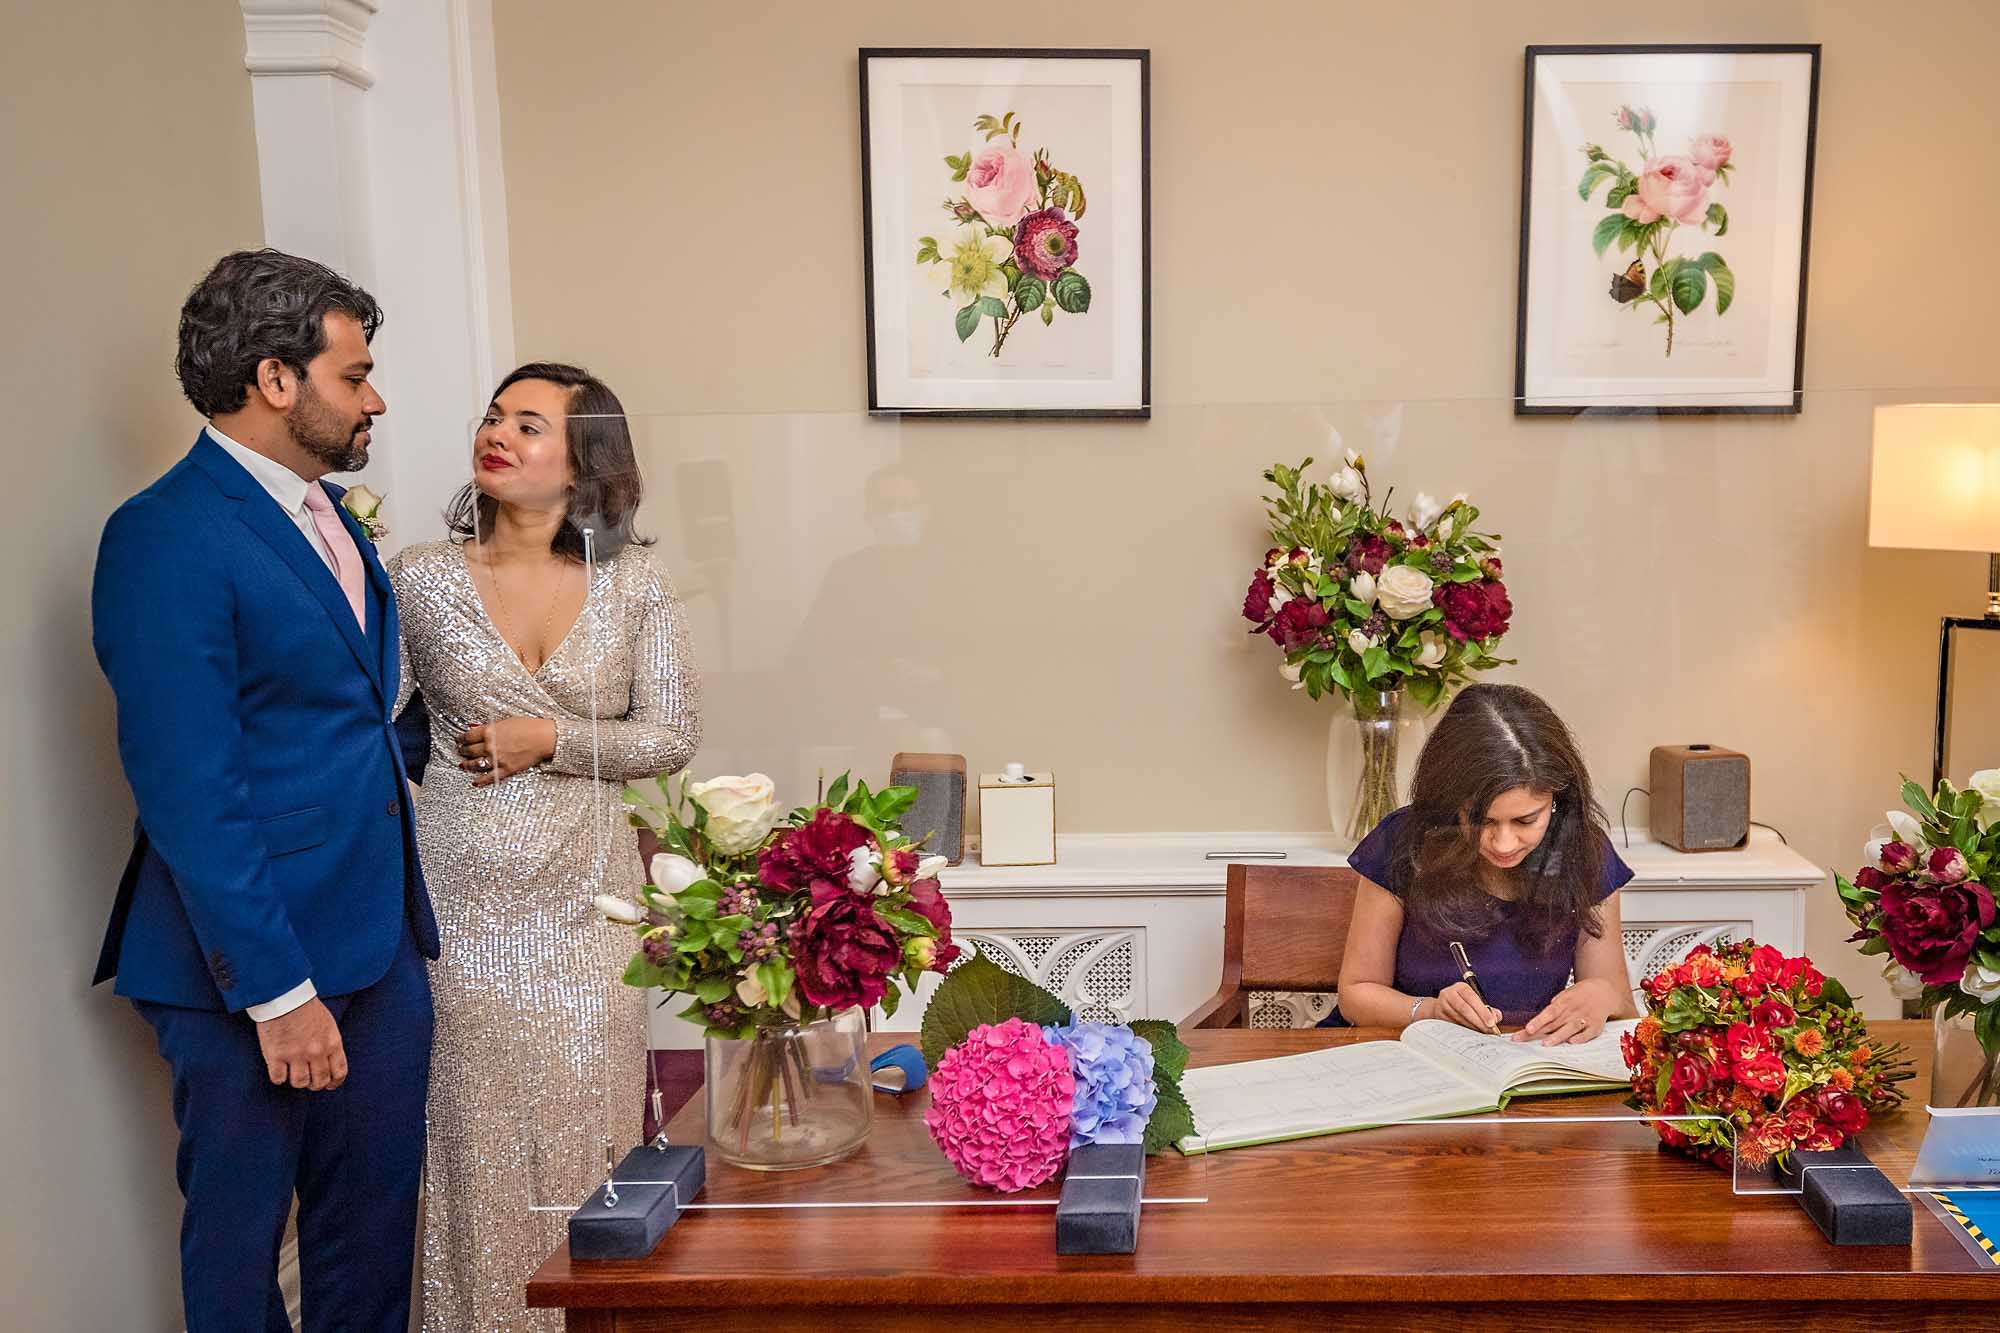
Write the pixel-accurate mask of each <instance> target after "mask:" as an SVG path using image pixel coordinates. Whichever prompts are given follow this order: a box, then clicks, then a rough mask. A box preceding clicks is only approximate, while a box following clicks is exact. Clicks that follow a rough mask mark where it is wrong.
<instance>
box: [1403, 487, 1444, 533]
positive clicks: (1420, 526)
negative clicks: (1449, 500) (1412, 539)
mask: <svg viewBox="0 0 2000 1333" xmlns="http://www.w3.org/2000/svg"><path fill="white" fill-rule="evenodd" d="M1443 512H1444V506H1443V505H1441V504H1439V503H1438V502H1437V498H1436V497H1435V496H1432V495H1430V494H1429V493H1428V492H1425V491H1418V492H1417V498H1416V499H1414V500H1412V501H1410V523H1411V525H1412V526H1413V527H1415V528H1416V529H1417V530H1418V531H1419V532H1421V531H1422V530H1424V529H1425V528H1428V527H1429V526H1430V525H1431V524H1433V523H1435V522H1437V519H1438V515H1439V514H1442V513H1443Z"/></svg>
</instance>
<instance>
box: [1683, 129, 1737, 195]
mask: <svg viewBox="0 0 2000 1333" xmlns="http://www.w3.org/2000/svg"><path fill="white" fill-rule="evenodd" d="M1729 153H1730V148H1729V137H1728V136H1727V135H1724V134H1704V135H1702V136H1701V137H1700V138H1698V139H1696V140H1695V141H1694V146H1693V147H1691V148H1690V149H1688V156H1689V157H1691V158H1693V159H1694V164H1695V166H1696V167H1698V168H1700V169H1701V179H1702V183H1703V184H1705V185H1713V184H1715V173H1716V172H1718V171H1720V170H1722V169H1723V168H1724V167H1726V166H1728V165H1729Z"/></svg>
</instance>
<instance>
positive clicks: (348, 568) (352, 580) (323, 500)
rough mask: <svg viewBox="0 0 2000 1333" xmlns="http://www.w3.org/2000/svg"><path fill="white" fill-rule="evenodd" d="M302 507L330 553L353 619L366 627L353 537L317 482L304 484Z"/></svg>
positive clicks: (366, 613)
mask: <svg viewBox="0 0 2000 1333" xmlns="http://www.w3.org/2000/svg"><path fill="white" fill-rule="evenodd" d="M306 509H307V511H308V512H309V513H311V514H312V520H313V526H314V527H316V528H318V529H319V535H320V540H321V541H323V542H325V543H326V549H327V550H329V551H331V552H332V553H333V568H334V573H335V574H337V575H338V576H339V578H340V590H341V591H342V592H344V593H346V594H347V604H348V605H349V606H351V607H353V608H354V618H355V619H356V620H357V621H359V622H361V628H362V629H363V630H366V629H367V628H368V612H367V610H366V607H367V603H366V602H365V601H363V600H362V597H363V594H362V587H363V585H364V583H365V581H366V579H365V576H364V575H363V574H362V572H361V552H360V550H359V549H357V548H356V546H355V545H354V536H353V534H352V533H350V532H348V530H347V525H346V524H344V523H342V522H341V521H340V515H338V514H336V513H334V512H333V501H332V500H330V499H328V498H327V494H326V491H325V490H324V489H322V488H321V486H320V484H319V483H318V482H313V483H311V484H310V485H308V486H307V487H306Z"/></svg>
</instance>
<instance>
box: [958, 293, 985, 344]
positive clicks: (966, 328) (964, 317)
mask: <svg viewBox="0 0 2000 1333" xmlns="http://www.w3.org/2000/svg"><path fill="white" fill-rule="evenodd" d="M952 322H953V326H954V327H955V328H957V330H958V340H959V341H960V342H964V341H965V340H966V339H967V338H970V337H971V336H972V331H973V330H974V329H976V328H978V327H979V302H977V301H974V302H973V303H972V304H970V305H968V306H966V307H964V308H963V309H961V310H960V311H959V312H958V314H957V316H956V317H954V319H953V321H952Z"/></svg>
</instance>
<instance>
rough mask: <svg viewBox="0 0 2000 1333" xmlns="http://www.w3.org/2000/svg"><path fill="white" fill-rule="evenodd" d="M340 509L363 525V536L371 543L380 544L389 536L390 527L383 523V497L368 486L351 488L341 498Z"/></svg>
mask: <svg viewBox="0 0 2000 1333" xmlns="http://www.w3.org/2000/svg"><path fill="white" fill-rule="evenodd" d="M340 507H341V508H342V509H345V510H346V511H347V513H348V516H349V517H351V518H352V519H353V520H354V521H355V522H356V523H359V524H360V525H361V534H362V535H363V536H364V537H366V538H368V540H369V541H371V542H378V543H379V542H380V541H381V540H382V539H383V538H384V537H386V536H388V535H389V527H388V525H387V524H386V523H384V522H383V521H382V497H381V496H379V495H377V494H375V492H373V491H371V490H369V489H368V488H367V487H366V486H349V487H348V488H347V494H345V495H343V496H341V497H340Z"/></svg>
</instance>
